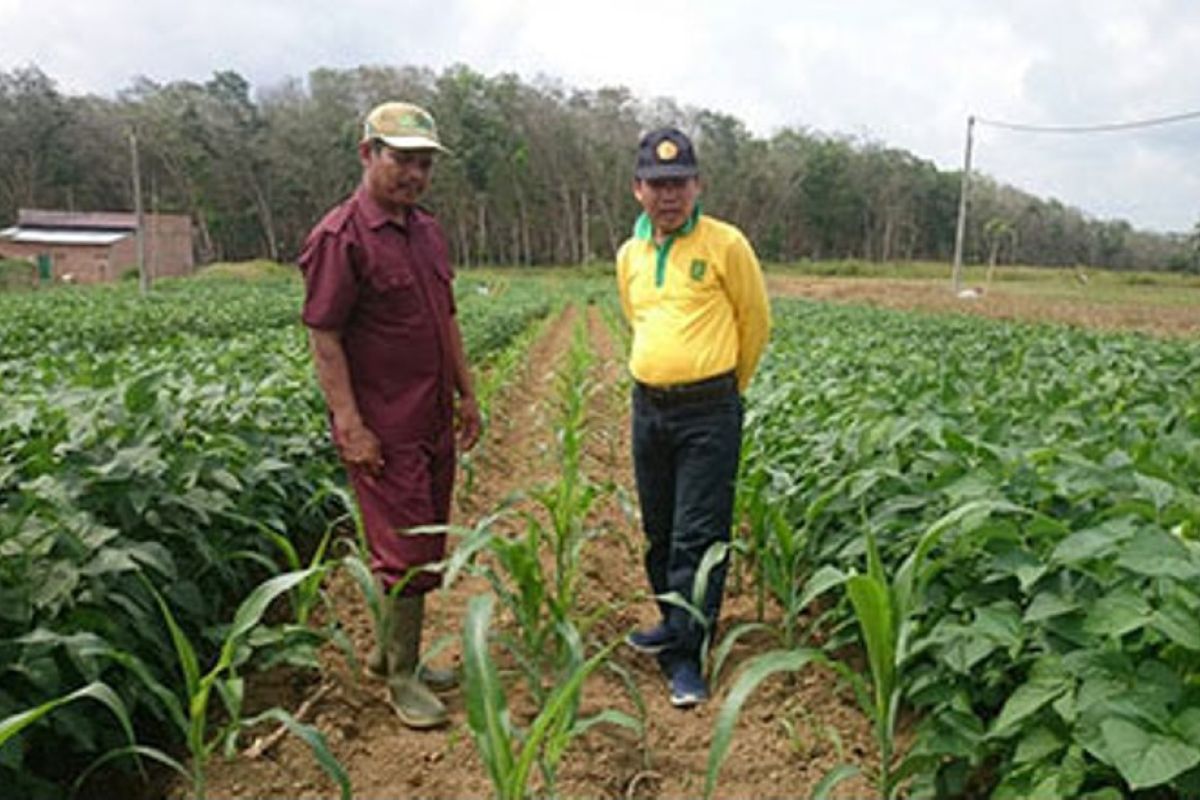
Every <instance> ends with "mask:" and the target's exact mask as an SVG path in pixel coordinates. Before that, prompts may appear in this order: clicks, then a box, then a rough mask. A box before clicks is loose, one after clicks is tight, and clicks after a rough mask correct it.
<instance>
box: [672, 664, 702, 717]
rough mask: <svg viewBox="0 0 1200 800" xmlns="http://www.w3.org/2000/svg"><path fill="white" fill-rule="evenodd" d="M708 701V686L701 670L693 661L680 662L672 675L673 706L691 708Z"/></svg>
mask: <svg viewBox="0 0 1200 800" xmlns="http://www.w3.org/2000/svg"><path fill="white" fill-rule="evenodd" d="M707 699H708V686H706V685H705V684H704V678H703V677H701V676H700V670H699V668H698V667H697V666H696V665H695V664H694V663H693V662H691V661H683V662H680V663H679V664H678V665H677V666H676V667H675V670H674V671H673V672H672V673H671V705H673V706H675V707H676V708H691V707H692V706H698V705H700V704H701V703H703V702H704V701H705V700H707Z"/></svg>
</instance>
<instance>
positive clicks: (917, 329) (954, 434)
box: [741, 302, 1200, 797]
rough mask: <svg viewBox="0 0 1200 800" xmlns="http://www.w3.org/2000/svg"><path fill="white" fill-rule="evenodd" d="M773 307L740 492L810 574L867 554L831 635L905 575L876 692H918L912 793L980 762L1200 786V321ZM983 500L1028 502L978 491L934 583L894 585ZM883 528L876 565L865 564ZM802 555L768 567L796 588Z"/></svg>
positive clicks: (980, 769)
mask: <svg viewBox="0 0 1200 800" xmlns="http://www.w3.org/2000/svg"><path fill="white" fill-rule="evenodd" d="M777 309H778V314H777V319H778V326H777V330H776V332H775V334H774V336H773V341H772V345H771V352H770V354H769V357H768V358H767V360H766V363H765V364H764V365H763V369H762V371H761V374H760V375H759V376H758V378H756V382H755V384H754V386H753V387H752V402H751V404H750V412H749V414H748V416H747V426H746V427H747V434H746V447H747V450H748V452H747V453H746V457H745V469H744V470H743V475H742V478H741V480H742V483H743V487H744V489H743V491H745V492H749V493H750V494H748V495H747V496H748V497H752V496H753V493H754V492H757V493H758V494H759V495H760V496H758V497H757V498H756V499H755V503H757V504H758V507H759V508H760V509H762V508H780V509H783V513H784V516H785V525H787V526H789V533H790V532H791V531H796V532H798V534H802V535H803V537H804V539H803V548H804V549H803V552H804V554H805V559H806V560H805V563H803V564H802V565H801V567H799V568H795V569H794V571H793V572H792V574H793V576H794V577H793V579H792V580H794V581H799V582H806V581H807V582H808V583H807V585H806V588H809V589H812V587H815V588H816V590H815V591H808V592H806V593H805V595H806V596H809V597H811V596H813V595H815V594H821V593H825V594H826V596H827V597H828V596H829V594H828V592H829V591H830V590H831V589H833V588H835V587H836V586H838V585H842V584H843V581H842V580H841V578H840V577H838V576H839V575H841V576H844V575H845V574H846V573H849V572H851V571H854V572H857V573H859V575H858V577H857V578H854V579H852V580H853V583H854V585H853V586H851V587H850V588H851V589H853V592H852V593H851V594H852V595H853V597H852V598H851V597H850V596H846V595H843V596H842V598H841V599H840V600H839V601H837V602H836V603H835V605H834V606H833V607H832V608H831V609H827V613H829V615H830V619H829V621H828V624H827V625H826V626H825V627H826V636H827V651H829V652H833V651H835V650H836V648H838V647H840V646H841V645H844V644H847V643H850V642H853V641H855V640H857V638H858V629H857V626H856V625H854V624H853V620H854V613H853V611H854V610H857V611H858V612H859V616H860V617H861V618H862V619H863V620H864V621H865V620H866V619H867V617H864V616H862V615H863V614H866V613H867V611H868V609H867V606H868V605H870V603H868V602H867V600H868V597H867V594H868V593H869V592H868V590H871V591H874V592H875V594H876V595H878V597H879V598H880V599H881V600H882V599H884V598H887V597H891V600H892V602H891V603H890V604H889V603H875V604H874V605H875V606H876V607H877V608H876V611H878V612H880V613H882V612H883V611H884V610H885V608H886V607H888V606H890V607H891V608H892V609H893V612H895V611H896V610H897V609H899V610H900V613H902V614H903V616H902V617H898V618H894V619H892V620H891V622H890V623H889V624H888V625H887V626H882V627H879V626H876V628H877V631H876V633H873V634H871V636H870V637H868V638H867V639H865V642H866V645H867V651H868V653H869V656H870V662H871V666H872V669H873V672H874V674H875V675H874V676H875V679H876V682H877V685H876V689H877V691H884V692H885V694H884V695H879V696H878V697H880V698H881V699H883V700H886V699H887V698H886V695H887V694H890V692H887V687H888V686H890V687H891V691H892V692H895V695H894V697H895V700H894V701H888V702H886V703H885V704H884V705H880V706H879V709H878V711H877V714H883V713H885V712H886V713H887V714H889V715H894V713H895V708H894V707H893V705H894V703H903V704H906V705H908V706H910V707H912V708H914V709H915V710H916V711H917V712H918V716H919V723H918V724H917V729H916V739H915V742H914V744H913V745H912V748H911V750H910V752H909V753H908V757H909V761H908V766H907V768H906V769H905V770H904V771H903V773H904V774H902V775H897V776H894V777H893V778H889V780H888V783H889V784H890V785H889V787H888V789H889V791H890V790H891V789H892V787H893V786H894V783H893V780H894V779H896V778H900V777H906V778H911V782H910V784H909V787H908V791H909V793H910V794H911V795H913V796H960V795H962V794H964V793H967V792H968V790H970V791H978V790H979V782H980V781H985V782H987V781H991V785H990V787H989V789H988V791H989V792H991V793H992V796H994V797H1030V796H1039V797H1078V796H1085V795H1088V794H1089V793H1091V792H1100V791H1102V790H1106V791H1111V790H1113V789H1115V790H1117V791H1119V792H1121V793H1124V794H1128V793H1129V792H1130V791H1132V790H1135V789H1144V788H1151V787H1158V788H1160V789H1161V790H1164V791H1167V792H1168V793H1174V794H1175V795H1178V796H1188V795H1189V794H1190V793H1195V792H1196V791H1197V788H1198V785H1200V736H1198V735H1197V733H1200V730H1198V729H1197V728H1196V724H1197V721H1200V589H1198V588H1197V587H1200V497H1198V496H1197V493H1196V492H1197V487H1198V486H1200V343H1197V342H1195V341H1178V342H1162V341H1156V340H1152V339H1148V338H1144V337H1141V336H1135V335H1120V334H1101V333H1090V332H1085V331H1080V330H1073V329H1069V328H1059V327H1049V326H1030V325H1014V324H1005V323H998V322H990V321H984V320H980V319H976V318H967V317H928V316H917V315H907V314H901V313H895V312H888V311H881V310H871V309H863V308H847V307H832V306H821V305H816V304H811V303H804V302H789V303H781V304H779V306H778V307H777ZM972 504H977V507H984V506H992V507H997V508H1014V509H1018V510H1019V513H1003V514H967V515H966V516H964V517H963V518H962V519H960V520H959V521H958V522H957V524H955V525H954V526H953V527H951V528H949V529H947V530H945V531H943V532H942V535H941V536H940V537H939V540H938V541H937V542H935V543H933V544H931V545H930V547H929V549H928V552H926V553H925V554H924V556H923V557H925V558H926V559H927V560H926V562H925V567H924V568H923V575H922V577H921V586H922V587H923V588H922V589H921V591H920V592H919V593H917V594H910V595H908V596H907V599H905V600H904V602H903V603H900V604H898V605H897V604H896V602H895V601H896V600H897V599H898V598H896V597H895V594H894V588H893V589H891V590H889V589H888V586H889V582H888V581H887V580H886V579H885V577H884V576H885V574H890V575H896V571H897V569H899V568H900V566H901V563H902V562H903V561H904V560H905V559H906V558H907V557H909V556H910V555H911V554H912V553H914V552H915V551H916V550H917V549H918V540H919V537H920V535H921V533H922V532H923V531H926V530H927V529H929V528H930V526H931V525H933V523H934V522H935V521H936V520H938V519H941V518H943V517H944V516H945V515H947V514H950V513H951V512H953V511H954V510H956V509H960V508H964V507H968V506H971V505H972ZM743 508H747V509H748V508H752V506H748V505H746V504H745V503H744V504H743ZM772 524H776V523H774V522H772ZM760 538H761V542H762V544H761V546H762V547H779V546H784V545H786V546H787V547H788V548H792V549H789V550H786V551H785V552H781V553H779V554H771V555H770V556H769V557H768V560H763V559H761V558H760V560H759V563H761V564H768V563H769V559H774V562H775V563H780V564H784V565H789V564H792V563H793V562H792V561H791V559H792V558H793V553H794V547H795V545H794V544H788V542H789V541H790V540H789V539H788V538H787V537H778V536H773V535H766V536H762V537H760ZM872 539H873V540H874V541H875V542H877V543H878V555H879V559H880V566H878V567H877V568H874V569H872V570H868V569H866V559H867V555H868V551H869V550H870V547H869V546H868V542H869V541H870V540H872ZM752 552H753V549H752ZM780 574H784V575H786V572H783V573H781V572H778V571H777V572H776V573H774V574H772V573H769V572H768V573H761V574H758V575H756V579H757V580H758V581H760V582H766V583H765V586H766V587H767V588H769V589H770V593H771V594H772V595H773V596H775V597H777V598H779V599H781V600H785V601H787V600H788V599H789V598H791V597H796V596H797V595H796V594H794V593H793V592H794V589H793V588H790V586H789V584H788V583H786V582H781V581H780V578H779V575H780ZM872 575H873V577H870V576H872ZM830 576H834V577H833V578H831V577H830ZM892 585H893V586H894V584H892ZM875 590H878V591H875ZM881 592H882V594H881ZM851 599H853V603H851V602H850V600H851ZM784 605H785V606H790V605H791V603H790V602H785V603H784ZM852 605H853V607H854V608H852V607H851V606H852ZM786 611H787V613H795V609H793V608H787V609H786ZM871 614H873V615H875V616H878V615H877V614H875V612H871ZM871 624H872V625H873V624H874V623H871ZM897 625H903V626H905V629H904V631H903V633H904V635H903V636H902V637H901V638H899V639H897V638H895V634H896V633H899V632H901V631H900V629H899V628H897V627H896V626H897ZM887 630H891V631H893V632H894V633H893V634H889V635H890V636H892V644H893V648H892V649H891V650H887V649H886V648H885V647H884V645H885V644H886V643H887V637H886V636H884V635H883V633H884V632H885V631H887ZM871 637H873V638H871ZM897 648H898V649H897ZM885 651H886V652H885ZM888 653H891V661H892V666H891V667H887V665H886V663H885V662H887V661H888ZM881 681H882V682H881ZM876 722H877V724H878V722H879V720H878V719H877V720H876ZM891 725H892V723H889V728H890V727H891ZM884 755H885V757H886V756H887V755H888V754H887V753H884ZM917 763H920V764H923V765H924V767H923V768H922V769H919V770H918V769H915V768H914V767H912V765H913V764H917ZM885 766H886V765H885ZM910 773H915V774H910ZM1097 796H1099V795H1097Z"/></svg>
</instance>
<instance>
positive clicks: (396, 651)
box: [384, 595, 450, 730]
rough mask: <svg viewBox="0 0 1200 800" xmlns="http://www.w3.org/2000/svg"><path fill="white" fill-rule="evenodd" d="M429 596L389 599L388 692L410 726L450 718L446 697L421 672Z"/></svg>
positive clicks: (432, 724) (429, 724) (441, 722)
mask: <svg viewBox="0 0 1200 800" xmlns="http://www.w3.org/2000/svg"><path fill="white" fill-rule="evenodd" d="M424 617H425V596H424V595H416V596H414V597H398V596H397V597H392V598H390V599H389V600H388V614H387V637H386V638H385V640H384V641H385V645H384V646H385V650H386V652H385V656H386V659H387V672H388V678H387V682H388V696H389V699H390V700H391V704H392V709H393V710H395V712H396V716H398V717H399V718H400V721H401V722H402V723H404V724H405V725H407V726H408V727H410V728H416V729H418V730H424V729H426V728H437V727H440V726H442V725H445V724H446V723H447V722H449V721H450V716H449V714H447V713H446V707H445V706H444V705H442V701H441V700H439V699H438V698H437V695H435V694H434V693H433V692H432V691H430V690H429V687H428V686H426V685H425V684H424V683H422V682H421V679H420V678H419V677H418V676H417V663H418V661H419V654H420V652H421V626H422V624H423V622H424Z"/></svg>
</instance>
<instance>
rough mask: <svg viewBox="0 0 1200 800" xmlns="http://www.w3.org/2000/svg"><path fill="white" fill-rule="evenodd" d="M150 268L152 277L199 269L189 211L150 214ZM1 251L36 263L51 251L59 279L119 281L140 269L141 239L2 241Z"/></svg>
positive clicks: (148, 262) (148, 265)
mask: <svg viewBox="0 0 1200 800" xmlns="http://www.w3.org/2000/svg"><path fill="white" fill-rule="evenodd" d="M145 245H146V268H147V270H148V271H149V273H150V277H151V278H164V277H169V276H178V275H191V274H192V273H193V272H194V271H195V268H196V265H195V260H194V258H193V256H192V220H191V218H190V217H189V216H187V215H186V214H147V215H146V231H145ZM0 252H3V253H4V255H5V256H8V257H10V258H27V259H29V260H31V261H34V262H35V263H36V260H37V256H38V254H40V253H49V254H50V256H51V260H52V264H53V266H52V273H53V275H54V280H55V281H60V280H62V279H63V276H65V275H70V276H71V280H73V281H74V282H75V283H97V282H99V281H115V280H119V279H120V277H121V275H122V274H124V273H125V272H127V271H129V270H135V269H137V238H136V237H135V236H134V235H133V234H132V233H131V234H130V235H129V236H127V237H125V238H124V239H121V240H119V241H117V242H116V243H114V244H112V245H53V244H35V243H32V242H8V241H5V242H0Z"/></svg>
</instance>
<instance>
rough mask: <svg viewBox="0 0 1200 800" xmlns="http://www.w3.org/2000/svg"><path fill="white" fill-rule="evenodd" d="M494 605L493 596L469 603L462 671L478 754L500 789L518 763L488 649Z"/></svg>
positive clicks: (469, 718) (494, 668)
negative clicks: (515, 759)
mask: <svg viewBox="0 0 1200 800" xmlns="http://www.w3.org/2000/svg"><path fill="white" fill-rule="evenodd" d="M494 604H495V600H494V599H493V597H492V596H491V595H476V596H474V597H472V598H471V600H470V602H469V603H468V604H467V619H466V624H465V625H464V627H463V672H464V677H465V691H466V705H467V724H468V725H469V726H470V728H471V733H472V734H473V735H474V737H475V744H476V747H478V749H479V756H480V758H481V759H482V760H483V763H484V764H485V765H486V766H487V768H488V772H489V774H490V775H491V777H492V785H493V786H495V787H496V788H497V789H501V787H504V786H507V785H508V782H509V780H510V778H511V776H512V773H513V769H514V766H515V763H514V761H513V752H512V744H513V743H512V728H511V725H510V723H509V720H508V706H507V704H506V703H505V699H504V687H503V686H502V685H501V684H500V676H499V674H498V673H497V671H496V666H495V664H493V663H492V658H491V654H490V653H489V651H488V630H489V628H490V626H491V619H492V607H493V605H494Z"/></svg>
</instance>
